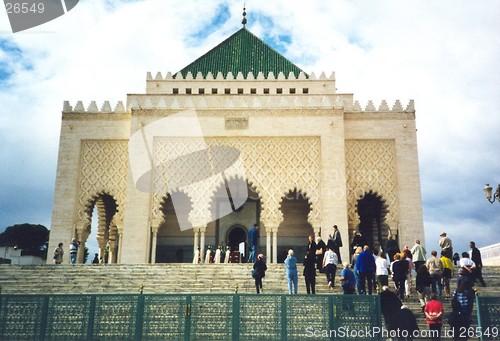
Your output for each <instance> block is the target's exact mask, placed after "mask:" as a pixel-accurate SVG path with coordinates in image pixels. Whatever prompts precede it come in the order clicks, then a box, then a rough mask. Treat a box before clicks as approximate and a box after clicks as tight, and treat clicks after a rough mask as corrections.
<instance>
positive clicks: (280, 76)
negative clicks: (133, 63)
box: [146, 71, 335, 81]
mask: <svg viewBox="0 0 500 341" xmlns="http://www.w3.org/2000/svg"><path fill="white" fill-rule="evenodd" d="M146 80H147V81H152V80H155V81H163V80H165V81H185V80H197V81H211V80H220V81H232V80H247V81H253V80H269V81H270V80H309V81H315V80H320V81H321V80H324V81H326V80H330V81H332V80H333V81H334V80H335V73H334V72H332V73H331V75H330V77H327V76H326V74H325V73H324V72H322V73H321V74H320V75H319V76H316V74H315V73H314V72H311V73H310V74H309V75H306V74H305V73H304V72H300V73H299V75H298V76H297V77H295V74H294V73H293V72H290V73H289V74H288V75H285V74H284V73H283V72H280V73H278V74H277V75H275V74H274V72H272V71H271V72H269V73H268V74H266V75H265V74H264V73H263V72H259V73H258V74H257V75H254V74H253V72H251V71H250V72H248V73H247V74H246V75H244V74H243V73H242V72H238V74H237V75H233V73H232V72H228V73H227V74H226V77H224V75H223V74H222V72H218V73H217V74H216V75H214V74H212V72H208V73H207V75H206V77H203V74H202V73H201V72H198V73H197V74H196V75H193V74H192V73H191V72H188V73H187V74H186V77H183V76H182V73H181V72H178V73H176V74H172V72H167V73H166V74H165V76H163V75H162V73H161V72H157V73H156V75H155V77H154V78H153V76H152V74H151V72H148V73H147V77H146Z"/></svg>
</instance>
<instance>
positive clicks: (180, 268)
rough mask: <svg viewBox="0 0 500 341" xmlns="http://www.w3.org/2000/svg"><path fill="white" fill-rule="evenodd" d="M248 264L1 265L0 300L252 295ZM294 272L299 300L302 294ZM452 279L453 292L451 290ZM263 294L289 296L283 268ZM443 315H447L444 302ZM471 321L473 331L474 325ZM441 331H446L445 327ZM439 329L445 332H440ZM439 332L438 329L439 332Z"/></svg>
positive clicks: (491, 292)
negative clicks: (48, 296)
mask: <svg viewBox="0 0 500 341" xmlns="http://www.w3.org/2000/svg"><path fill="white" fill-rule="evenodd" d="M251 268H252V265H251V264H188V263H169V264H156V265H146V264H135V265H106V266H103V265H84V264H78V265H52V264H51V265H48V264H47V265H7V264H3V265H0V286H1V293H2V294H96V293H138V292H140V291H141V290H142V291H143V292H144V293H146V294H148V293H234V292H238V293H255V286H254V280H253V279H252V277H251ZM301 274H302V267H300V268H299V294H305V293H306V289H305V284H304V277H303V276H301ZM338 274H339V270H338V271H337V276H336V283H335V287H334V288H333V289H330V288H328V286H327V282H326V278H325V275H324V274H318V276H317V277H316V283H317V284H316V293H318V294H342V290H341V288H340V285H339V284H338ZM483 277H484V279H485V281H486V284H487V287H485V288H482V287H478V288H477V290H478V294H479V295H481V296H500V290H499V289H498V288H499V287H500V267H486V268H485V269H484V270H483ZM455 283H456V281H455V280H454V279H452V284H451V288H452V290H453V289H454V288H455V286H456V284H455ZM263 286H264V293H266V294H267V293H273V294H286V293H288V288H287V280H286V276H285V267H284V264H268V270H267V272H266V277H265V278H264V279H263ZM443 303H444V306H445V312H449V311H450V309H451V306H450V301H449V299H445V300H444V302H443ZM404 304H405V305H406V306H408V307H409V308H410V309H411V310H412V311H413V312H414V314H415V316H416V317H417V320H418V323H419V325H420V328H421V329H426V330H427V329H428V327H427V326H426V324H425V318H424V315H423V313H422V312H421V309H420V304H419V302H418V298H417V294H416V293H415V292H414V290H413V291H412V295H411V297H410V298H409V299H407V300H406V301H405V302H404ZM476 323H477V322H476V318H475V317H474V325H475V324H476ZM445 326H447V325H446V324H445ZM445 326H444V327H445ZM444 327H443V328H444Z"/></svg>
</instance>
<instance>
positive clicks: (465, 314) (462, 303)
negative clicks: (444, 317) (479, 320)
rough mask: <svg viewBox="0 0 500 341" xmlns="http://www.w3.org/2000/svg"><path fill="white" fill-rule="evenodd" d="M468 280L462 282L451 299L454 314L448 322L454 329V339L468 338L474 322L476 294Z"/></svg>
mask: <svg viewBox="0 0 500 341" xmlns="http://www.w3.org/2000/svg"><path fill="white" fill-rule="evenodd" d="M466 282H467V280H466V281H463V282H461V283H460V285H459V286H458V287H457V289H456V290H455V291H454V292H453V295H452V299H451V308H452V314H451V316H450V319H449V321H448V322H449V324H450V326H451V327H452V329H453V340H467V339H468V333H467V331H468V329H469V327H470V325H471V322H472V309H473V307H474V299H475V294H474V290H473V289H472V287H471V286H470V285H468V284H467V283H466ZM464 330H465V331H466V332H465V333H464V332H463V331H464ZM461 336H462V337H461Z"/></svg>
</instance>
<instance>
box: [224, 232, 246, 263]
mask: <svg viewBox="0 0 500 341" xmlns="http://www.w3.org/2000/svg"><path fill="white" fill-rule="evenodd" d="M247 236H248V235H247V230H246V229H245V228H244V227H243V226H241V225H233V226H231V227H230V228H229V230H228V231H227V238H226V241H227V246H228V247H229V248H230V250H231V257H232V258H233V255H235V254H237V255H238V258H239V257H241V262H246V259H247V258H248V256H247V251H248V250H247V249H248V245H247V242H246V241H247ZM241 243H243V245H242V250H240V244H241ZM240 253H241V254H240ZM238 261H239V260H238Z"/></svg>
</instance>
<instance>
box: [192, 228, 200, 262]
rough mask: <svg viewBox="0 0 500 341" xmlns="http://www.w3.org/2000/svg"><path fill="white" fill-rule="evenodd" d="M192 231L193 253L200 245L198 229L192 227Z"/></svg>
mask: <svg viewBox="0 0 500 341" xmlns="http://www.w3.org/2000/svg"><path fill="white" fill-rule="evenodd" d="M193 232H194V240H193V255H194V254H195V253H196V250H198V248H199V247H200V230H199V229H198V228H196V227H194V228H193Z"/></svg>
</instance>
